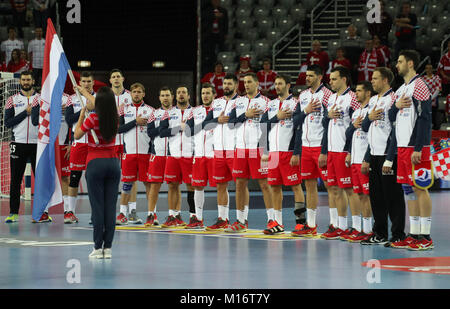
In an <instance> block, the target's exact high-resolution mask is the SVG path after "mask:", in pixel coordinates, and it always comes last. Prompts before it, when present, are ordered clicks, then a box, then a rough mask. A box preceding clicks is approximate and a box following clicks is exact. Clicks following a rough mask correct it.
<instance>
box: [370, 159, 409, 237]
mask: <svg viewBox="0 0 450 309" xmlns="http://www.w3.org/2000/svg"><path fill="white" fill-rule="evenodd" d="M385 159H386V156H371V158H370V172H369V193H370V204H371V207H372V213H373V218H374V225H373V231H374V232H375V233H376V234H377V235H378V236H380V237H384V238H388V217H389V219H390V220H391V224H392V226H391V233H392V237H393V238H403V237H404V236H405V198H404V195H403V189H402V186H401V184H399V183H397V159H395V160H394V164H393V166H392V171H393V173H392V174H391V175H383V173H382V168H383V164H384V161H385Z"/></svg>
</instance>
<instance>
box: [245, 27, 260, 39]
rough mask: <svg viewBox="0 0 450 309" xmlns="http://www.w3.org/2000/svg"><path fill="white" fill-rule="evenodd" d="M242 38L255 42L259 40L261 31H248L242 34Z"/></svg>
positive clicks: (254, 29)
mask: <svg viewBox="0 0 450 309" xmlns="http://www.w3.org/2000/svg"><path fill="white" fill-rule="evenodd" d="M242 37H243V38H244V39H246V40H247V41H250V42H255V41H257V40H258V39H259V31H258V29H256V28H251V29H248V30H247V31H244V32H242Z"/></svg>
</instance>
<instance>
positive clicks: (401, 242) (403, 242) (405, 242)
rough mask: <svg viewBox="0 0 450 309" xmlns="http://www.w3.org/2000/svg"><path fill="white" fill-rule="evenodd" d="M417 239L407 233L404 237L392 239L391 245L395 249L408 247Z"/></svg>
mask: <svg viewBox="0 0 450 309" xmlns="http://www.w3.org/2000/svg"><path fill="white" fill-rule="evenodd" d="M416 240H417V239H415V238H414V237H412V236H411V235H407V236H406V237H405V238H404V239H398V240H394V241H391V242H390V244H389V247H390V248H395V249H408V248H409V245H410V244H412V243H413V242H415V241H416Z"/></svg>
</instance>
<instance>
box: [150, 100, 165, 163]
mask: <svg viewBox="0 0 450 309" xmlns="http://www.w3.org/2000/svg"><path fill="white" fill-rule="evenodd" d="M164 114H166V110H165V109H163V108H158V109H155V110H154V111H153V113H152V114H151V115H150V117H149V118H148V122H147V124H148V123H150V122H152V121H153V122H154V124H155V127H156V128H158V127H159V124H160V123H161V119H163V117H164ZM168 142H169V138H168V137H160V136H159V135H158V136H156V137H155V138H154V139H153V147H154V151H155V153H154V154H155V155H156V156H164V157H165V156H167V154H168V153H169V148H168V147H169V144H168Z"/></svg>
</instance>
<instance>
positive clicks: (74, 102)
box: [66, 92, 97, 144]
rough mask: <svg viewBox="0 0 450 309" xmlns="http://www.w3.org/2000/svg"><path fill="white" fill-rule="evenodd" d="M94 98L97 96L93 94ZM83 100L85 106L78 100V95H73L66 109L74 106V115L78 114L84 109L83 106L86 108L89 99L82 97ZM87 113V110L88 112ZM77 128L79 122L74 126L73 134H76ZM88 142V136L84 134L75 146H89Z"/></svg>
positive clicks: (75, 141) (76, 140) (76, 141)
mask: <svg viewBox="0 0 450 309" xmlns="http://www.w3.org/2000/svg"><path fill="white" fill-rule="evenodd" d="M92 95H93V96H94V97H96V96H97V94H96V93H94V92H93V93H92ZM81 99H82V100H83V105H82V104H81V102H80V101H79V100H78V96H77V95H76V94H73V95H71V96H70V97H69V100H68V101H67V105H66V108H68V107H70V106H72V108H73V112H74V114H76V113H78V112H79V111H81V110H82V109H83V106H86V102H87V99H86V98H85V97H84V96H81ZM86 113H88V112H87V110H86ZM76 127H77V122H74V123H73V125H72V132H75V128H76ZM87 142H88V134H84V135H83V136H82V137H81V138H80V139H75V140H74V144H87Z"/></svg>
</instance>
